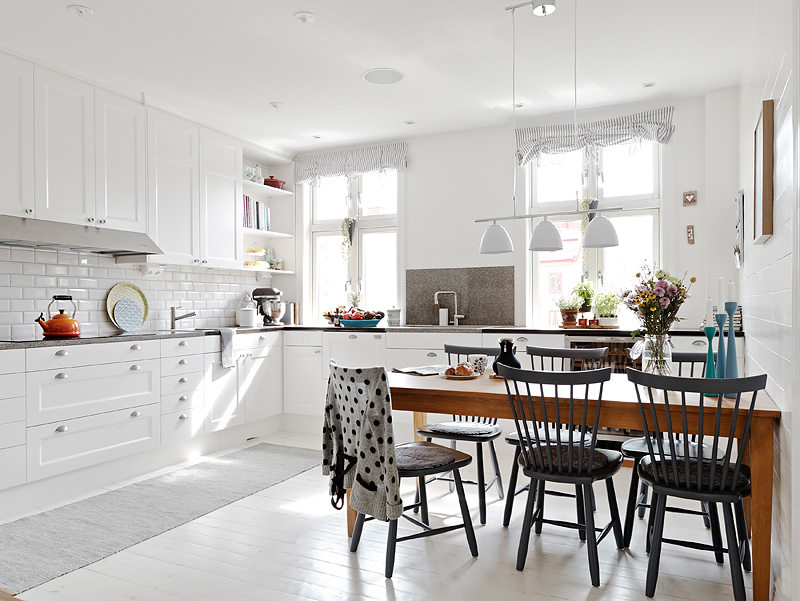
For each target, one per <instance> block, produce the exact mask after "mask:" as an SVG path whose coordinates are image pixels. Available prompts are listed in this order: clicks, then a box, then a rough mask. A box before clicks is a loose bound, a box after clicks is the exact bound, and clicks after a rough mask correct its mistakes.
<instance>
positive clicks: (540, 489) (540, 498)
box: [528, 480, 545, 534]
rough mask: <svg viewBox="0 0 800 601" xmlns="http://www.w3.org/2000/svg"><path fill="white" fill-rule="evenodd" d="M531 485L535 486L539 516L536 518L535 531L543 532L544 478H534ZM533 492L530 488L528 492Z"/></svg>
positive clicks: (537, 532)
mask: <svg viewBox="0 0 800 601" xmlns="http://www.w3.org/2000/svg"><path fill="white" fill-rule="evenodd" d="M531 486H533V489H532V492H533V494H534V496H535V497H536V508H537V510H538V511H537V515H538V516H539V517H538V518H537V519H536V525H535V527H534V528H535V532H536V534H541V533H542V523H543V522H542V520H544V497H545V492H544V480H533V481H532V482H531ZM530 493H531V490H528V494H530Z"/></svg>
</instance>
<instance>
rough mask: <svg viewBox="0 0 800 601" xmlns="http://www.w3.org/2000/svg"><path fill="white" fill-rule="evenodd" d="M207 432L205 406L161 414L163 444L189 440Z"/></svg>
mask: <svg viewBox="0 0 800 601" xmlns="http://www.w3.org/2000/svg"><path fill="white" fill-rule="evenodd" d="M204 432H205V417H204V416H203V408H202V407H199V408H197V409H187V410H186V411H177V412H175V413H168V414H166V415H162V416H161V444H162V445H168V444H170V443H173V442H178V441H181V440H187V439H189V438H193V437H195V436H200V435H202V434H203V433H204Z"/></svg>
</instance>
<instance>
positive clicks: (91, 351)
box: [19, 340, 159, 371]
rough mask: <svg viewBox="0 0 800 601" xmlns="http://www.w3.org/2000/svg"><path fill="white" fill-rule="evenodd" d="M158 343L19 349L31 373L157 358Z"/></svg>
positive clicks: (113, 343)
mask: <svg viewBox="0 0 800 601" xmlns="http://www.w3.org/2000/svg"><path fill="white" fill-rule="evenodd" d="M158 349H159V346H158V340H139V341H138V342H137V341H131V342H108V343H102V344H77V345H70V346H45V347H39V348H29V349H25V350H20V351H19V352H20V353H25V360H26V361H27V370H28V371H42V370H48V369H64V368H67V367H81V366H85V365H98V364H102V363H121V362H123V361H145V360H148V359H158Z"/></svg>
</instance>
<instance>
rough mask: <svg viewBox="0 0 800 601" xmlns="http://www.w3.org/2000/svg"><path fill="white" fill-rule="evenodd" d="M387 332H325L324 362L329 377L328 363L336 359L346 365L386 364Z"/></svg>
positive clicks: (324, 369) (372, 365)
mask: <svg viewBox="0 0 800 601" xmlns="http://www.w3.org/2000/svg"><path fill="white" fill-rule="evenodd" d="M385 338H386V334H384V333H382V332H376V333H373V332H348V331H347V330H343V331H341V332H323V334H322V362H323V363H322V364H323V372H324V377H325V378H327V377H328V371H329V370H328V364H329V362H330V361H331V359H335V360H336V361H337V362H338V363H339V365H342V366H344V367H374V366H376V365H385V363H386V361H385V356H386V344H385Z"/></svg>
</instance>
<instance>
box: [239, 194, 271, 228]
mask: <svg viewBox="0 0 800 601" xmlns="http://www.w3.org/2000/svg"><path fill="white" fill-rule="evenodd" d="M243 225H244V227H249V228H252V229H255V230H264V231H269V229H270V219H269V207H268V206H267V203H265V202H261V201H258V200H253V199H252V198H250V197H249V196H246V195H245V197H244V224H243Z"/></svg>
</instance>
